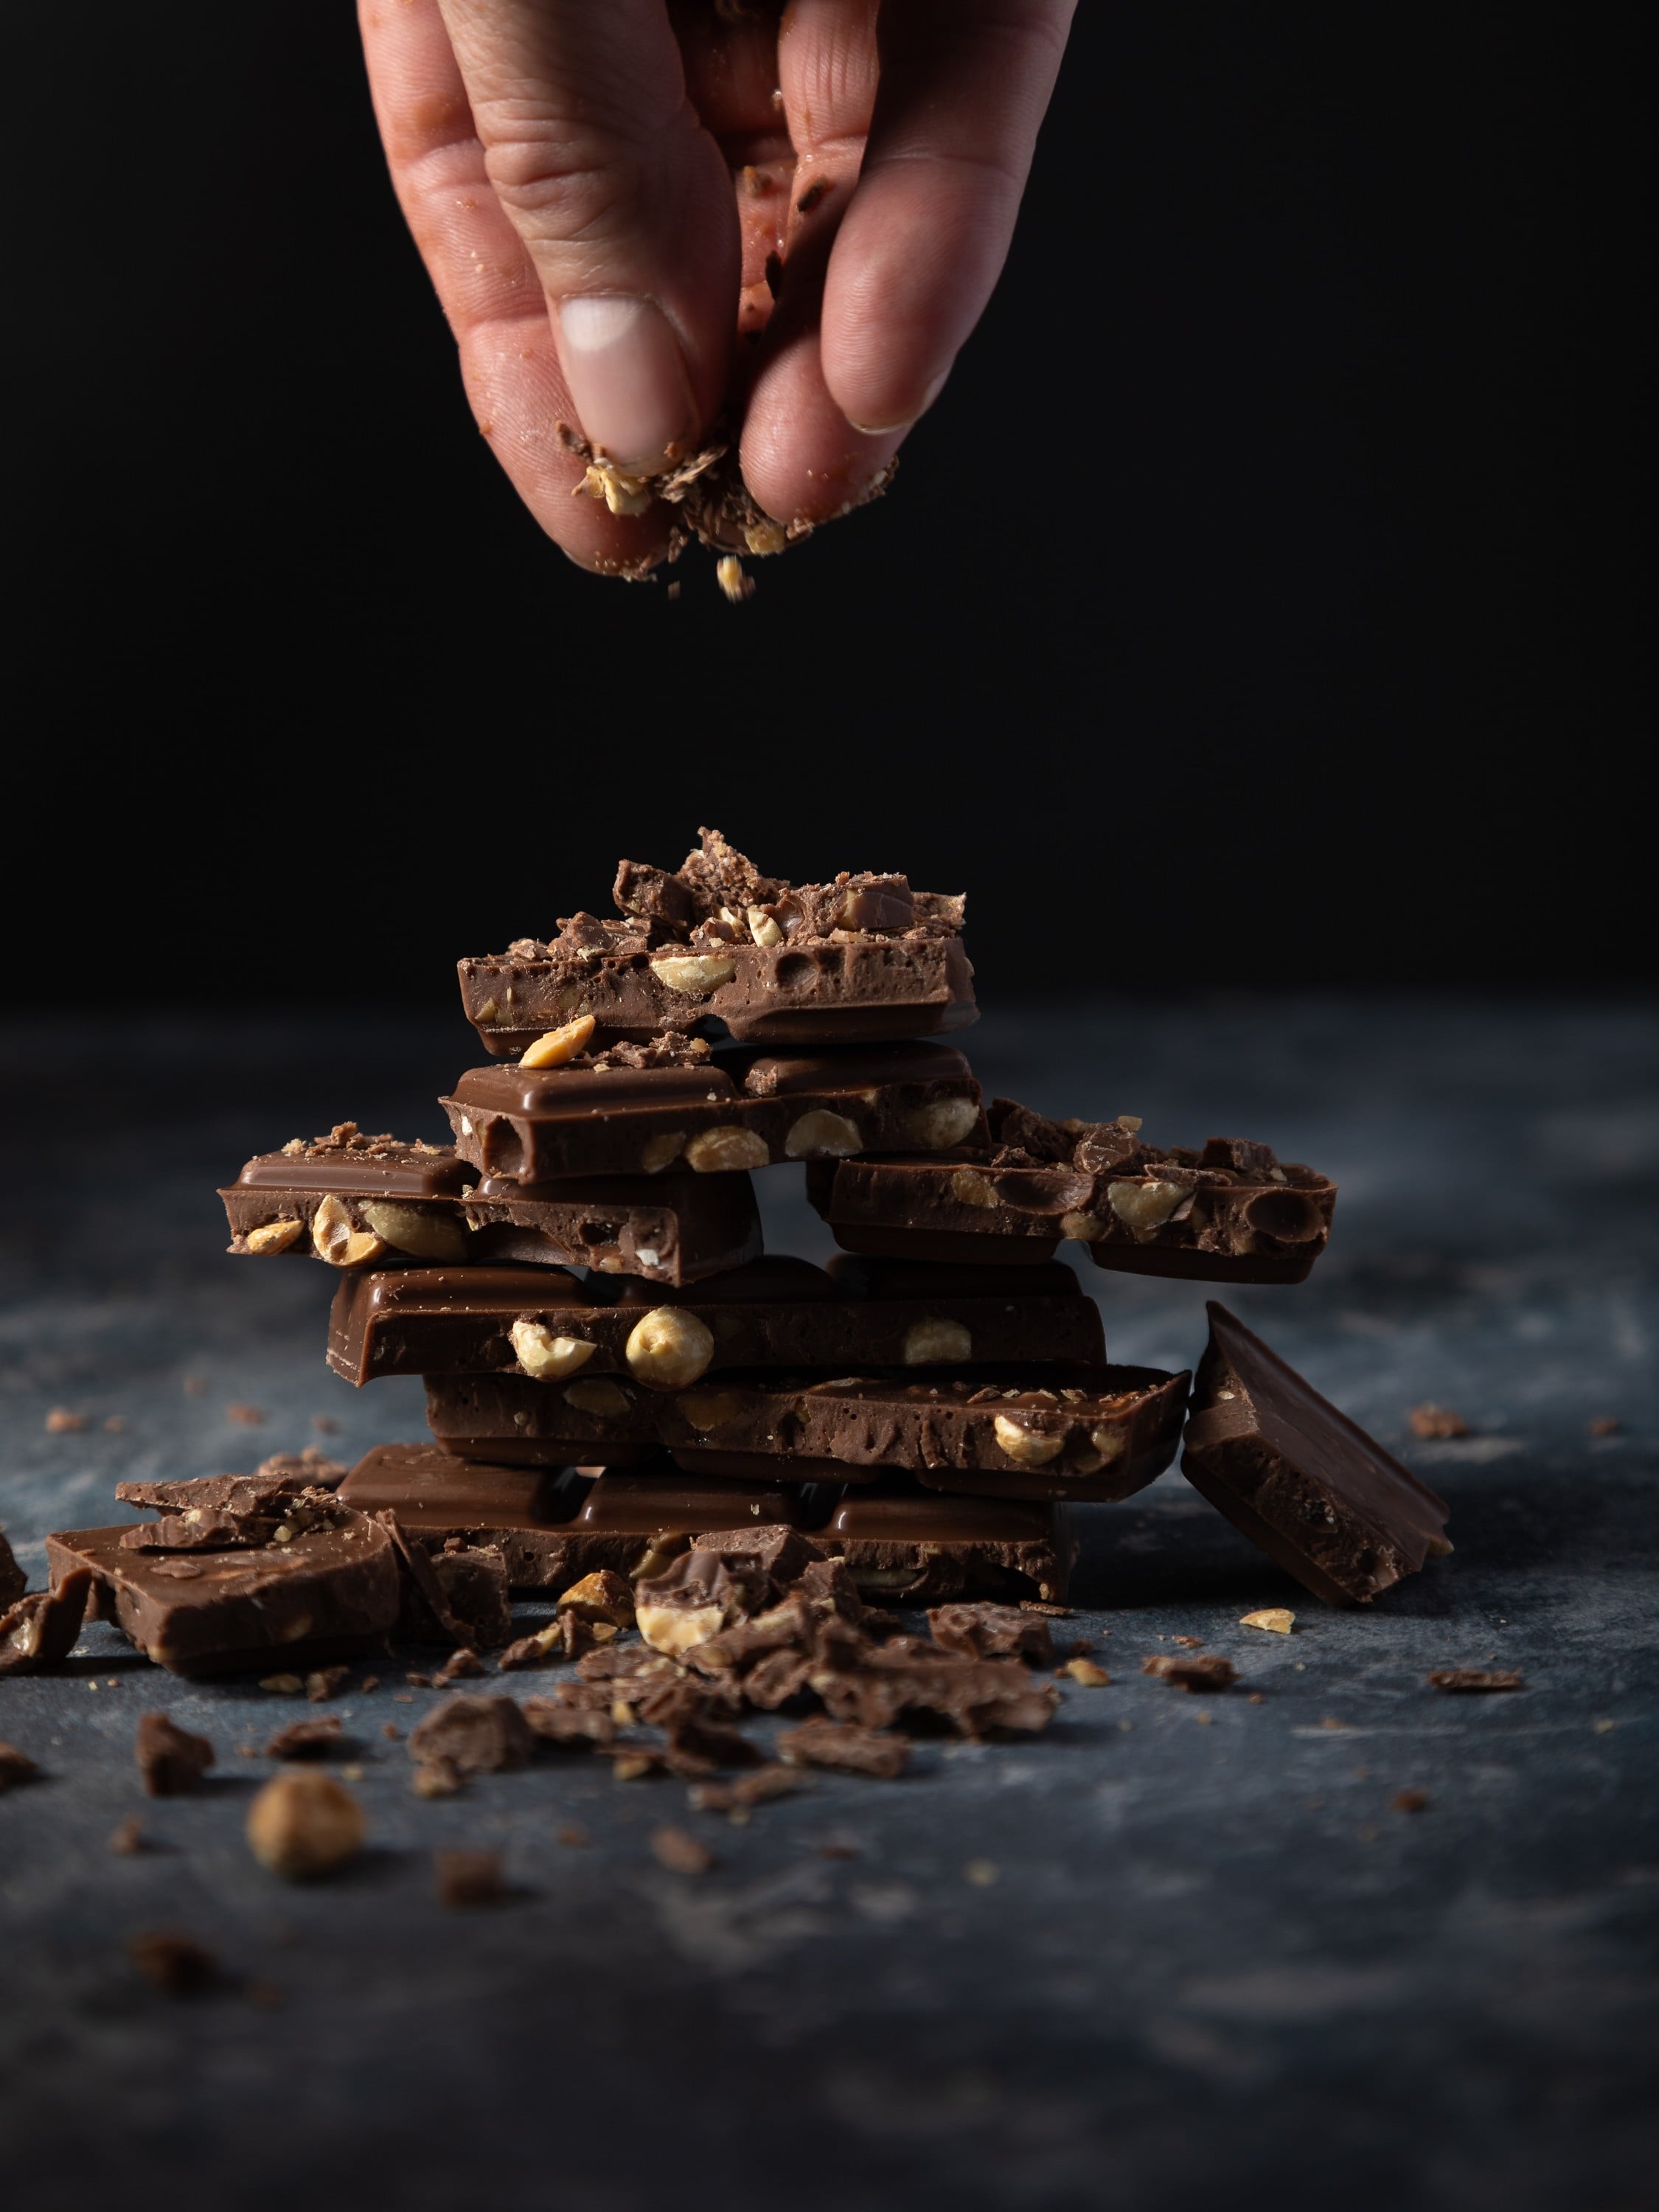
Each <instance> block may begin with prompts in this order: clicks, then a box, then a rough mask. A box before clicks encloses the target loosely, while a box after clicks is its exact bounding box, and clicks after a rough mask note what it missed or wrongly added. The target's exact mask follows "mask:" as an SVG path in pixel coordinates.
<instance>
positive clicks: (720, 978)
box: [651, 952, 738, 993]
mask: <svg viewBox="0 0 1659 2212" xmlns="http://www.w3.org/2000/svg"><path fill="white" fill-rule="evenodd" d="M737 972H738V963H737V962H736V961H735V960H734V959H733V958H732V956H731V955H730V953H726V952H668V953H665V954H664V955H663V957H661V959H659V960H653V962H652V963H651V973H652V974H653V975H654V976H655V977H656V979H657V981H659V983H663V984H665V985H666V986H667V987H668V988H669V989H670V990H671V991H685V992H688V993H689V992H692V991H712V990H714V988H715V987H717V986H718V985H719V984H721V983H729V982H730V981H731V980H732V977H733V976H734V975H736V974H737Z"/></svg>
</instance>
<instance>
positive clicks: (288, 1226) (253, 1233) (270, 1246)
mask: <svg viewBox="0 0 1659 2212" xmlns="http://www.w3.org/2000/svg"><path fill="white" fill-rule="evenodd" d="M305 1227H306V1225H305V1224H304V1222H303V1221H262V1222H261V1223H260V1224H259V1226H258V1228H257V1229H250V1230H248V1231H246V1234H245V1235H244V1237H243V1238H242V1249H243V1250H244V1251H245V1252H256V1253H261V1254H263V1253H270V1252H286V1251H288V1250H289V1249H290V1247H291V1246H293V1245H295V1244H297V1243H299V1241H300V1239H301V1237H303V1236H304V1234H305Z"/></svg>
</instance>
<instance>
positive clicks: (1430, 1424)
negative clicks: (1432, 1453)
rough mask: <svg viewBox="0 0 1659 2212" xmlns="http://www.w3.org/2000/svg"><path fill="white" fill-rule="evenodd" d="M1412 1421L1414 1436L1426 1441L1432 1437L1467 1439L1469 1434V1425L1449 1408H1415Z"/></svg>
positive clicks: (1460, 1415)
mask: <svg viewBox="0 0 1659 2212" xmlns="http://www.w3.org/2000/svg"><path fill="white" fill-rule="evenodd" d="M1410 1419H1411V1431H1412V1434H1413V1436H1414V1437H1423V1438H1424V1439H1425V1441H1426V1440H1428V1439H1429V1438H1431V1437H1438V1438H1447V1437H1466V1436H1468V1433H1469V1425H1468V1422H1467V1421H1466V1420H1465V1419H1463V1416H1462V1414H1461V1413H1454V1412H1453V1411H1452V1409H1451V1407H1449V1406H1413V1407H1412V1410H1411V1416H1410Z"/></svg>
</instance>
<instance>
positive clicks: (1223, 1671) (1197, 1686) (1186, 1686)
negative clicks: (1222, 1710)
mask: <svg viewBox="0 0 1659 2212" xmlns="http://www.w3.org/2000/svg"><path fill="white" fill-rule="evenodd" d="M1140 1671H1141V1673H1142V1674H1156V1675H1157V1676H1158V1678H1159V1680H1162V1681H1165V1682H1167V1683H1168V1684H1169V1685H1170V1688H1171V1689H1173V1690H1225V1689H1226V1688H1227V1686H1229V1684H1230V1683H1233V1682H1236V1681H1237V1680H1238V1670H1237V1668H1235V1666H1234V1665H1233V1662H1232V1661H1231V1659H1224V1658H1223V1657H1222V1656H1221V1655H1220V1653H1219V1652H1218V1651H1206V1652H1199V1653H1197V1654H1195V1655H1194V1656H1192V1657H1190V1658H1185V1659H1174V1658H1171V1657H1170V1656H1169V1655H1168V1654H1167V1653H1164V1652H1159V1653H1158V1654H1156V1655H1155V1656H1153V1657H1152V1658H1150V1659H1143V1660H1142V1662H1141V1664H1140Z"/></svg>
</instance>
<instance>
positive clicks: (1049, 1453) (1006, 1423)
mask: <svg viewBox="0 0 1659 2212" xmlns="http://www.w3.org/2000/svg"><path fill="white" fill-rule="evenodd" d="M991 1426H992V1429H993V1431H994V1433H995V1436H996V1440H997V1443H998V1444H999V1445H1000V1447H1001V1449H1002V1450H1003V1451H1004V1452H1005V1453H1006V1455H1007V1456H1008V1457H1009V1458H1010V1459H1011V1460H1012V1462H1014V1465H1015V1466H1016V1467H1047V1466H1048V1462H1049V1461H1050V1460H1052V1459H1058V1458H1059V1457H1060V1454H1061V1452H1063V1451H1064V1450H1065V1449H1066V1438H1065V1437H1064V1436H1063V1435H1062V1436H1057V1437H1050V1436H1044V1435H1043V1433H1042V1431H1041V1430H1039V1429H1028V1428H1026V1427H1025V1426H1024V1424H1023V1423H1022V1422H1019V1421H1016V1420H1012V1419H1010V1418H1009V1416H1008V1415H1007V1414H1006V1413H999V1414H998V1415H997V1417H996V1419H995V1420H994V1421H993V1422H992V1424H991Z"/></svg>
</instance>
